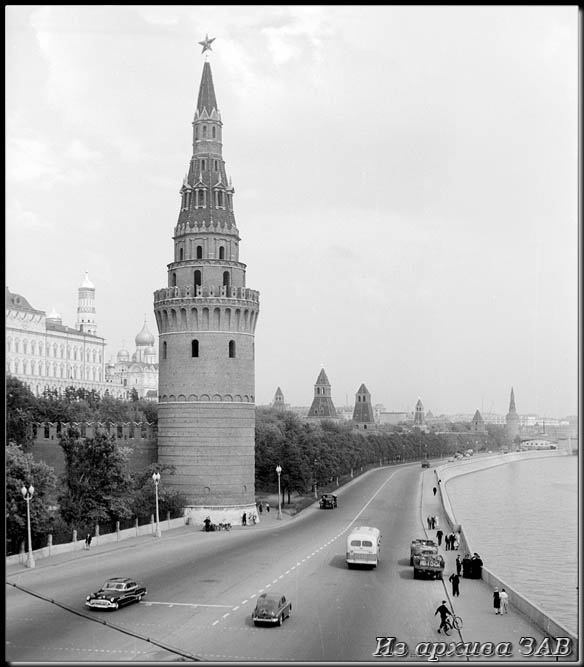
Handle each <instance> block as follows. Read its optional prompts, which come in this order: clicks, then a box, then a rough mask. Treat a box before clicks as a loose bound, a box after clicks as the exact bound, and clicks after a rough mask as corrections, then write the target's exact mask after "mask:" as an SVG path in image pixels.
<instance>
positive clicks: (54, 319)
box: [47, 307, 61, 322]
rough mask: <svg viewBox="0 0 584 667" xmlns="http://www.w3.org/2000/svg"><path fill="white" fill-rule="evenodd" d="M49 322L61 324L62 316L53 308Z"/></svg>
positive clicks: (48, 318)
mask: <svg viewBox="0 0 584 667" xmlns="http://www.w3.org/2000/svg"><path fill="white" fill-rule="evenodd" d="M47 320H51V321H52V322H61V315H60V314H59V313H58V312H57V311H56V310H55V308H54V307H53V310H51V312H50V313H49V314H48V315H47Z"/></svg>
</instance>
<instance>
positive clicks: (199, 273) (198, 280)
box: [195, 269, 202, 296]
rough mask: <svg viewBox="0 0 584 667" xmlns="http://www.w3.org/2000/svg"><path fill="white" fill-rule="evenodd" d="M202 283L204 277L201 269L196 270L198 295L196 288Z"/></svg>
mask: <svg viewBox="0 0 584 667" xmlns="http://www.w3.org/2000/svg"><path fill="white" fill-rule="evenodd" d="M201 284H202V278H201V272H200V271H199V269H197V270H196V271H195V296H196V290H197V287H200V286H201Z"/></svg>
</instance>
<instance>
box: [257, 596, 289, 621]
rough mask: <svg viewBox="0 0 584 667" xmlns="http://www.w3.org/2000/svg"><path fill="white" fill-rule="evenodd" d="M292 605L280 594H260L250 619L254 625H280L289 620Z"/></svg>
mask: <svg viewBox="0 0 584 667" xmlns="http://www.w3.org/2000/svg"><path fill="white" fill-rule="evenodd" d="M291 611H292V604H291V603H290V602H289V601H288V600H286V596H285V595H282V594H281V593H262V594H261V595H260V596H259V598H258V600H257V602H256V606H255V609H254V610H253V614H252V615H251V619H252V621H253V623H254V625H259V624H260V623H270V624H274V623H275V624H276V625H282V623H283V622H284V621H285V620H286V619H287V618H289V616H290V612H291Z"/></svg>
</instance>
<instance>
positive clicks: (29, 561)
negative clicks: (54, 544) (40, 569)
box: [20, 484, 36, 568]
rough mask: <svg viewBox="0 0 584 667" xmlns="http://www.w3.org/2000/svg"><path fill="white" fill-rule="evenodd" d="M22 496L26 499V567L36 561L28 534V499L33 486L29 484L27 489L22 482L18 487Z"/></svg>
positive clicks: (32, 492)
mask: <svg viewBox="0 0 584 667" xmlns="http://www.w3.org/2000/svg"><path fill="white" fill-rule="evenodd" d="M20 492H21V493H22V497H23V498H24V499H25V500H26V529H27V533H28V556H27V559H26V567H31V568H32V567H35V566H36V563H35V562H34V556H33V554H32V540H31V534H30V501H31V500H32V497H33V494H34V486H33V485H32V484H31V485H30V486H29V487H28V489H27V488H26V486H25V485H24V484H23V485H22V488H21V489H20Z"/></svg>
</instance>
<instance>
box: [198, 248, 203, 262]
mask: <svg viewBox="0 0 584 667" xmlns="http://www.w3.org/2000/svg"><path fill="white" fill-rule="evenodd" d="M197 259H203V246H202V245H198V246H197Z"/></svg>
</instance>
